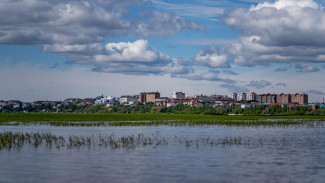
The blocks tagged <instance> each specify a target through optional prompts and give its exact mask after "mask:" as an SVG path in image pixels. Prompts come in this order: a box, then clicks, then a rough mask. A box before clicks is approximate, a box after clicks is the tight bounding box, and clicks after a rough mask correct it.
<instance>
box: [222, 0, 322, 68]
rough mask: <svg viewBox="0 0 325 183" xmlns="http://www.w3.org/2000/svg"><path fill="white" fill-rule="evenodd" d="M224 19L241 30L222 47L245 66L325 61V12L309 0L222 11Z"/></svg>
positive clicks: (290, 0)
mask: <svg viewBox="0 0 325 183" xmlns="http://www.w3.org/2000/svg"><path fill="white" fill-rule="evenodd" d="M223 21H224V22H225V23H226V24H227V25H229V26H232V27H234V28H236V29H238V30H240V31H241V35H240V37H239V39H238V40H237V42H236V43H233V44H229V45H227V46H225V47H223V48H222V49H223V52H226V53H227V55H230V56H232V58H231V60H233V62H234V63H235V64H238V65H244V66H255V65H267V64H272V63H291V62H314V63H320V62H325V34H324V32H325V12H324V10H323V8H322V7H321V6H320V5H318V4H317V3H316V2H314V1H312V0H277V1H275V2H273V3H270V2H265V3H259V4H258V5H256V6H252V7H251V8H250V9H249V10H245V9H236V10H233V11H229V12H227V13H225V15H224V16H223Z"/></svg>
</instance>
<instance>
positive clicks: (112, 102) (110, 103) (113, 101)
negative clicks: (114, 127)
mask: <svg viewBox="0 0 325 183" xmlns="http://www.w3.org/2000/svg"><path fill="white" fill-rule="evenodd" d="M117 103H118V101H117V100H116V99H115V98H114V97H112V96H108V97H104V98H101V99H99V100H96V101H95V104H104V105H106V107H112V106H114V105H115V104H117Z"/></svg>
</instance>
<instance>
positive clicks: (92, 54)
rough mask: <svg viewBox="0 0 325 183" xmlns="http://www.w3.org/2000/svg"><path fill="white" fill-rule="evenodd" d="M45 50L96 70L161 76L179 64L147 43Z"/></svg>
mask: <svg viewBox="0 0 325 183" xmlns="http://www.w3.org/2000/svg"><path fill="white" fill-rule="evenodd" d="M43 51H46V52H52V53H60V54H64V55H67V56H68V58H69V62H71V63H76V64H84V65H93V66H95V69H94V71H99V72H120V73H128V72H129V73H141V72H143V73H144V74H159V73H161V72H162V67H167V66H169V64H174V65H176V64H177V63H174V62H172V60H171V58H170V57H169V56H168V55H165V54H163V53H161V52H159V51H157V50H155V49H153V48H151V47H150V46H149V44H148V41H146V40H142V39H140V40H137V41H135V42H119V43H108V44H106V45H105V46H102V45H100V44H90V45H57V44H55V45H45V46H44V49H43Z"/></svg>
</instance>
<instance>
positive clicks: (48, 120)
mask: <svg viewBox="0 0 325 183" xmlns="http://www.w3.org/2000/svg"><path fill="white" fill-rule="evenodd" d="M324 122H325V116H225V115H222V116H216V115H194V114H80V113H77V114H73V113H64V114H62V113H0V125H11V126H14V125H51V126H161V125H167V126H200V125H226V126H298V125H307V126H311V127H312V126H315V125H324Z"/></svg>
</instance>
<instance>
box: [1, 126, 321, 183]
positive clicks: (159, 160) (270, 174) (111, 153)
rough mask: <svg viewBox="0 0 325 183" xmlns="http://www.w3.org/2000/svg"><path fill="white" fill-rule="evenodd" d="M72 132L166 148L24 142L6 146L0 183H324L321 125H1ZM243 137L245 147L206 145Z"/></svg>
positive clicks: (17, 129) (31, 130)
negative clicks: (136, 138) (153, 140)
mask: <svg viewBox="0 0 325 183" xmlns="http://www.w3.org/2000/svg"><path fill="white" fill-rule="evenodd" d="M5 131H12V132H28V133H36V132H39V133H52V134H55V135H62V136H64V137H68V136H70V135H75V136H84V137H87V136H94V137H96V136H99V134H100V136H109V135H112V134H114V135H115V136H116V137H122V136H130V135H138V134H144V136H152V135H154V136H159V137H163V138H165V139H166V140H167V141H168V145H152V146H141V145H139V146H137V147H135V149H128V148H116V149H113V148H109V147H104V146H81V147H73V148H67V147H61V148H49V147H46V146H40V147H37V148H36V147H34V146H32V145H25V146H23V147H22V148H19V149H18V148H12V149H10V150H8V149H2V150H1V151H0V182H110V183H112V182H113V183H114V182H118V183H123V182H294V183H299V182H302V183H305V182H316V183H317V182H319V183H321V182H322V183H323V182H324V180H325V129H324V127H323V126H318V127H284V128H280V127H255V128H253V127H243V128H241V127H223V126H201V127H168V126H158V127H108V126H103V127H54V126H0V133H2V132H5ZM228 137H241V139H242V143H240V144H232V145H230V144H224V145H222V144H217V145H211V144H209V143H205V140H209V142H210V141H211V142H213V141H214V142H217V140H218V139H225V138H228Z"/></svg>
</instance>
